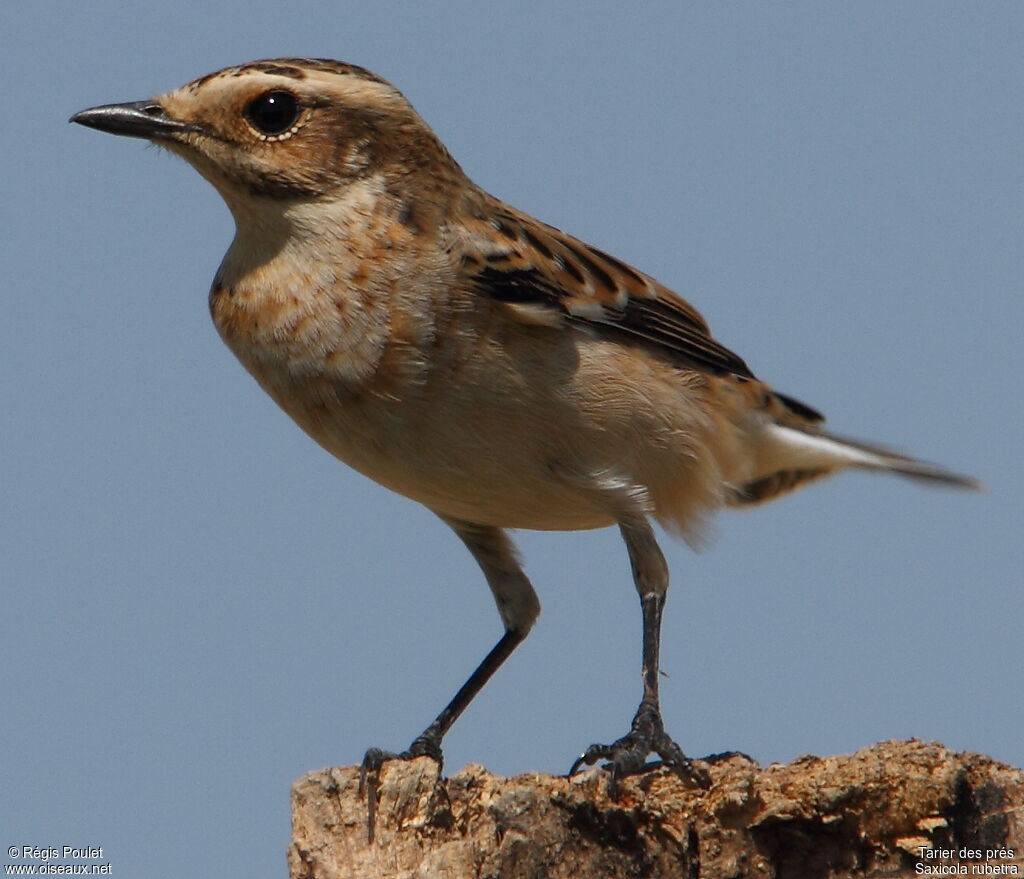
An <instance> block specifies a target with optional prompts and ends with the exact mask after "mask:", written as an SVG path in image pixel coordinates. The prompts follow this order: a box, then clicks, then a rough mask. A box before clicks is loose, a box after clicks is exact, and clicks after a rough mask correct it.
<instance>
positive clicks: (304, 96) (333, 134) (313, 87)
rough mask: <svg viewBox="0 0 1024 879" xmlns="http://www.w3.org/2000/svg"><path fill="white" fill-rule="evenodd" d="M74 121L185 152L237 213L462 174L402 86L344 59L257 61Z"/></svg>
mask: <svg viewBox="0 0 1024 879" xmlns="http://www.w3.org/2000/svg"><path fill="white" fill-rule="evenodd" d="M71 121H72V122H77V123H79V124H81V125H86V126H89V127H91V128H96V129H99V130H100V131H106V132H109V133H111V134H122V135H127V136H129V137H141V138H146V139H148V140H151V141H153V142H154V143H156V144H158V145H160V146H163V147H166V148H167V149H169V150H171V151H172V152H174V153H177V154H178V155H180V156H182V157H183V158H185V159H186V160H187V161H188V162H190V163H191V164H192V165H193V166H194V167H195V168H196V169H197V170H198V171H199V172H200V173H201V174H202V175H203V176H204V177H205V178H206V179H207V180H209V181H210V182H211V183H212V184H213V185H214V186H215V187H216V188H217V189H218V191H219V192H220V193H221V195H222V196H223V197H224V199H225V200H226V201H227V202H228V205H229V206H230V207H231V208H232V210H233V211H235V213H236V215H237V213H238V210H237V209H238V208H239V207H242V206H243V205H244V204H251V203H252V201H253V199H257V200H264V199H273V200H277V201H282V200H283V201H296V200H299V201H308V200H327V201H330V200H332V199H334V198H337V197H339V195H340V194H341V192H343V191H344V190H345V189H346V188H347V187H349V186H350V185H351V184H352V183H353V182H354V181H356V180H360V179H366V178H370V177H375V178H377V179H378V180H379V181H380V182H381V185H388V184H389V183H390V182H391V181H396V180H402V179H404V178H408V177H409V176H410V175H414V174H416V173H417V172H418V171H424V172H426V173H428V174H434V175H435V176H436V175H437V173H438V172H441V176H445V174H444V172H449V173H450V174H458V173H459V172H458V166H457V165H456V164H455V162H454V161H453V160H452V159H451V157H450V156H449V155H448V153H447V151H446V150H445V148H444V147H443V146H442V145H441V143H440V141H438V139H437V138H436V137H435V135H434V134H433V132H432V131H431V130H430V128H429V127H428V126H427V124H426V123H425V122H424V121H423V120H422V119H421V118H420V116H419V115H418V114H417V113H416V111H415V110H414V109H413V108H412V106H411V105H410V104H409V102H408V101H407V100H406V99H405V97H404V96H403V95H402V94H401V93H400V92H399V91H398V90H397V89H396V88H395V87H394V86H392V85H391V84H390V83H389V82H387V81H386V80H384V79H382V78H380V77H378V76H376V75H375V74H373V73H371V72H369V71H368V70H364V69H363V68H361V67H357V66H355V65H352V64H344V63H341V62H338V61H329V60H323V59H308V58H302V59H298V58H280V59H274V60H266V61H254V62H251V63H248V64H243V65H239V66H237V67H228V68H225V69H223V70H219V71H217V72H216V73H211V74H208V75H206V76H202V77H200V78H198V79H195V80H192V81H191V82H189V83H186V84H185V85H184V86H182V87H181V88H178V89H174V90H173V91H169V92H167V93H165V94H162V95H159V96H157V97H155V98H151V99H149V100H145V101H136V102H131V103H124V104H108V105H104V106H100V107H93V108H91V109H88V110H82V111H81V112H80V113H76V114H75V115H74V116H72V117H71Z"/></svg>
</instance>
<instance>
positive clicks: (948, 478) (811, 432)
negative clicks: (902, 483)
mask: <svg viewBox="0 0 1024 879" xmlns="http://www.w3.org/2000/svg"><path fill="white" fill-rule="evenodd" d="M795 420H796V419H794V421H795ZM761 440H762V444H761V456H760V457H761V461H762V466H761V467H760V468H759V469H760V471H761V472H760V474H758V475H757V476H755V477H754V478H753V479H751V480H750V481H749V482H747V483H746V484H744V485H742V486H735V487H734V488H733V490H732V495H731V497H730V502H731V503H733V504H751V503H758V502H760V501H766V500H770V499H772V498H774V497H777V496H778V495H780V494H785V493H786V492H788V491H792V490H793V489H795V488H798V487H799V486H801V485H803V484H804V483H805V482H809V481H810V480H813V479H819V478H821V477H823V476H828V475H829V474H831V473H835V472H837V471H839V470H843V469H846V468H847V467H855V468H858V469H861V470H874V471H879V472H886V473H895V474H897V475H899V476H905V477H907V478H908V479H916V480H918V481H920V482H925V483H928V484H929V485H945V486H949V487H951V488H964V489H970V490H972V491H981V490H982V489H983V488H984V486H983V485H982V483H981V482H980V481H979V480H977V479H975V478H974V477H972V476H965V475H963V474H961V473H954V472H953V471H951V470H947V469H946V468H945V467H940V466H939V465H938V464H931V463H929V462H927V461H919V460H917V459H916V458H911V457H909V456H907V455H903V454H900V453H899V452H895V451H893V450H892V449H887V448H885V447H884V446H879V445H875V444H873V443H865V442H861V441H860V440H854V439H849V438H847V437H842V436H836V435H835V434H831V433H826V432H825V431H824V430H822V429H821V428H820V427H818V426H817V425H816V424H799V423H798V424H793V423H792V422H791V423H788V424H780V423H774V424H769V425H767V426H766V427H765V429H764V433H763V435H762V437H761Z"/></svg>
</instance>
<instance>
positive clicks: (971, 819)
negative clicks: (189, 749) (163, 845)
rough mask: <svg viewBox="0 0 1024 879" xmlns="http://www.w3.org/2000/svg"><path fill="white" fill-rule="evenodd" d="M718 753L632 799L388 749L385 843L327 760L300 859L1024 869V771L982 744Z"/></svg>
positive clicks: (469, 870) (318, 864) (767, 873)
mask: <svg viewBox="0 0 1024 879" xmlns="http://www.w3.org/2000/svg"><path fill="white" fill-rule="evenodd" d="M704 765H706V767H707V768H708V771H709V772H710V773H711V776H712V779H713V783H712V787H711V788H710V789H709V790H706V791H705V790H695V789H693V788H690V787H687V786H686V785H684V784H683V783H682V782H681V781H680V780H679V779H678V778H676V777H675V776H674V775H672V774H670V773H669V772H667V771H666V770H664V769H657V770H654V771H652V772H649V773H647V774H645V775H642V776H635V777H632V778H629V779H626V780H625V781H624V782H623V783H622V790H621V794H620V798H619V800H618V801H617V802H616V801H612V800H610V799H609V798H608V796H607V791H606V776H605V774H604V773H603V772H602V771H601V770H591V771H588V772H585V773H582V774H580V775H578V776H576V777H575V778H571V779H568V778H563V777H554V776H549V775H541V774H534V773H527V774H524V775H519V776H516V777H515V778H502V777H500V776H495V775H491V774H490V773H488V772H487V771H486V770H485V769H483V767H480V766H472V765H470V766H467V767H465V768H464V769H462V770H461V771H460V772H458V773H457V774H455V775H453V776H452V777H450V778H448V779H446V780H444V781H439V780H438V776H437V768H436V764H435V763H434V762H433V761H431V760H430V759H428V758H421V759H419V760H416V761H413V762H410V763H398V762H394V763H389V764H386V766H385V768H384V769H383V771H382V773H381V785H380V803H379V807H378V815H377V827H376V835H375V839H374V841H373V842H372V843H371V842H369V841H368V839H367V823H366V819H367V812H366V801H365V798H362V799H361V798H360V797H359V796H358V777H359V771H358V768H356V767H346V768H334V769H324V770H321V771H319V772H313V773H310V774H309V775H307V776H305V777H304V778H302V779H300V780H299V781H297V782H296V783H295V785H294V787H293V790H292V808H293V818H292V821H293V839H292V844H291V846H290V848H289V852H288V861H289V868H290V876H291V879H350V877H353V879H354V877H359V879H428V877H430V879H433V877H441V879H463V877H467V879H468V877H473V879H489V877H494V879H520V877H524V879H533V877H550V879H562V877H566V879H585V877H586V879H589V877H597V879H619V877H623V879H625V877H652V879H657V877H701V879H747V877H751V879H754V877H757V879H767V877H794V879H797V877H798V879H832V877H835V879H838V877H890V876H897V877H898V876H908V877H909V876H919V875H958V874H959V875H964V874H966V875H1024V772H1022V771H1021V770H1019V769H1014V768H1012V767H1009V766H1005V765H1003V764H1000V763H997V762H995V761H994V760H991V759H990V758H988V757H986V756H984V755H981V754H969V753H954V752H952V751H950V750H948V749H946V748H944V747H943V746H941V745H938V744H929V743H924V742H920V741H916V740H911V741H909V742H895V741H893V742H881V743H879V744H877V745H873V746H872V747H869V748H865V749H863V750H861V751H858V752H856V753H855V754H850V755H844V756H838V757H825V758H820V757H810V756H808V757H800V758H798V759H796V760H794V761H793V762H792V763H789V764H786V765H782V764H773V765H771V766H766V767H762V766H759V765H758V764H757V763H755V762H753V761H751V760H749V759H747V758H746V757H743V756H740V755H730V756H723V757H721V758H718V759H713V760H712V761H710V762H709V763H706V764H704ZM1010 850H1012V853H1010ZM943 851H945V854H946V856H940V854H939V853H942V852H943ZM975 852H976V853H977V855H976V856H975V854H974V853H975ZM954 870H955V871H957V872H952V871H954ZM938 871H942V872H938Z"/></svg>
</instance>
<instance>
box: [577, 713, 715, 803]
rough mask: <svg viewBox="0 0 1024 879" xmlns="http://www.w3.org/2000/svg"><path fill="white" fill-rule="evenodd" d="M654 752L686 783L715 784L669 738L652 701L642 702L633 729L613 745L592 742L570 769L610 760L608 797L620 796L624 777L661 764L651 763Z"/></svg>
mask: <svg viewBox="0 0 1024 879" xmlns="http://www.w3.org/2000/svg"><path fill="white" fill-rule="evenodd" d="M651 753H656V754H657V755H658V756H659V757H660V758H661V765H664V766H668V767H669V768H670V769H672V770H673V771H674V772H675V773H676V775H678V776H679V777H680V779H682V780H683V781H684V782H687V783H690V784H694V785H696V786H697V787H702V788H706V787H709V786H710V785H711V777H710V776H709V775H708V773H707V772H706V771H705V770H703V769H701V768H699V767H698V766H696V765H694V763H693V761H692V760H690V758H689V757H687V756H686V755H685V754H684V753H683V750H682V748H680V747H679V745H677V744H676V743H675V742H674V741H673V740H672V739H671V738H669V736H668V734H667V733H666V732H665V727H664V724H663V723H662V720H661V715H660V714H659V713H658V711H657V709H656V708H655V707H653V706H651V705H649V704H641V706H640V709H639V710H638V711H637V713H636V716H635V717H634V718H633V723H632V726H631V728H630V731H629V732H628V733H626V735H624V736H623V737H622V738H621V739H617V740H616V741H614V742H612V744H610V745H591V746H590V747H589V748H587V750H586V751H584V752H583V753H582V754H580V756H579V757H577V758H576V760H575V761H574V762H573V764H572V767H571V768H570V769H569V775H570V777H571V776H573V775H575V774H576V772H577V771H578V770H579V768H580V767H581V766H584V765H588V766H589V765H591V764H594V763H597V762H598V761H599V760H607V761H608V764H607V768H608V770H609V772H608V796H609V797H610V798H611V799H613V800H615V799H618V795H619V780H620V779H621V778H623V777H625V776H627V775H634V774H636V773H638V772H644V771H646V770H648V769H653V768H654V767H655V766H657V765H659V764H657V763H648V762H647V755H648V754H651Z"/></svg>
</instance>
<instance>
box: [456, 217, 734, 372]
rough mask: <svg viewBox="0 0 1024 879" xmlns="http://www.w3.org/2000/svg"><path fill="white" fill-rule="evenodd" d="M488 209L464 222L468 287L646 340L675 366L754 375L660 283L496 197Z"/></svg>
mask: <svg viewBox="0 0 1024 879" xmlns="http://www.w3.org/2000/svg"><path fill="white" fill-rule="evenodd" d="M492 208H493V213H492V214H491V215H489V216H488V217H487V218H486V219H485V218H483V217H481V218H480V219H479V220H478V222H479V223H480V226H479V228H477V229H473V228H472V227H470V228H469V229H467V232H468V234H467V236H466V241H465V244H467V245H468V247H467V252H466V255H465V256H464V258H463V267H464V270H465V271H466V272H467V273H468V280H469V283H470V285H471V286H472V288H473V289H475V290H477V291H478V292H480V293H481V294H483V295H486V296H490V297H492V298H494V299H497V300H499V301H501V302H507V303H510V304H512V305H530V306H535V307H540V308H545V309H550V310H551V311H553V312H554V313H556V314H558V315H560V316H562V317H563V318H564V319H566V320H568V321H570V322H574V323H578V324H582V325H586V326H590V327H591V328H593V329H600V330H603V331H605V332H608V333H609V334H614V335H618V336H620V337H621V338H623V339H633V340H635V341H638V342H643V343H646V344H649V345H653V346H654V347H655V348H657V349H658V350H659V351H661V352H662V354H664V355H665V356H667V357H669V358H670V359H671V360H673V361H674V362H676V363H679V364H680V365H685V366H690V367H693V368H696V369H701V370H704V371H707V372H711V373H715V374H723V373H727V374H731V375H738V376H742V377H745V378H753V377H754V376H753V373H752V372H751V371H750V368H749V367H748V366H747V364H746V363H744V362H743V360H742V359H741V358H740V357H739V356H737V355H736V354H734V353H733V352H732V351H730V350H729V349H728V348H726V347H725V346H724V345H721V344H719V343H718V342H716V341H715V340H714V339H713V338H712V336H711V333H710V331H709V329H708V325H707V323H706V322H705V321H704V318H703V317H701V315H700V313H699V312H698V311H697V310H696V309H695V308H693V306H691V305H690V304H689V303H687V302H686V301H684V300H683V299H681V298H680V297H679V296H677V295H676V294H675V293H673V292H672V291H671V290H669V289H668V288H667V287H665V286H663V285H662V284H659V283H658V282H657V281H655V280H654V279H653V278H651V277H649V276H648V275H645V274H643V273H642V272H639V271H637V270H636V269H634V268H633V267H632V266H629V265H627V264H626V263H624V262H621V261H620V260H618V259H616V258H615V257H613V256H610V255H609V254H607V253H604V252H603V251H601V250H598V249H597V248H596V247H590V246H589V245H587V244H584V243H583V242H582V241H579V240H577V239H575V238H573V237H571V236H569V235H566V234H565V233H564V232H561V231H559V230H558V229H555V228H553V227H552V226H546V225H544V224H542V223H539V222H537V221H536V220H534V219H533V218H532V217H528V216H527V215H525V214H521V213H520V212H518V211H515V210H513V209H512V208H509V207H507V206H505V205H502V204H500V203H494V204H493V205H492ZM495 233H498V234H497V235H495Z"/></svg>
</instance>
